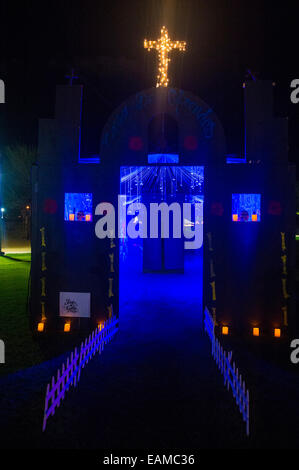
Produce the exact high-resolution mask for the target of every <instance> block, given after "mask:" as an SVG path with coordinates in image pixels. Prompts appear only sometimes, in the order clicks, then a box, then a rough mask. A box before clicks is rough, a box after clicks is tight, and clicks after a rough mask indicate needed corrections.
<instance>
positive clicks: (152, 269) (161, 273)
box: [119, 165, 204, 328]
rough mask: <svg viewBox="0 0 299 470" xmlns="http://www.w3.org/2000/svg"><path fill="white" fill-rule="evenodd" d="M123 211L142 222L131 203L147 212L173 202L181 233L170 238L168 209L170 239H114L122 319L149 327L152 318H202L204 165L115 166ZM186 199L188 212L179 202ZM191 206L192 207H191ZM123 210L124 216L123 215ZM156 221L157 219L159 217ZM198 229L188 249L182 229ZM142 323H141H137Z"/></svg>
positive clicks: (122, 220)
mask: <svg viewBox="0 0 299 470" xmlns="http://www.w3.org/2000/svg"><path fill="white" fill-rule="evenodd" d="M120 195H121V196H122V199H121V200H122V205H123V207H122V210H121V214H120V225H121V230H122V231H123V230H124V228H125V224H128V222H129V221H130V223H133V224H136V226H138V225H139V224H142V223H143V220H142V217H141V216H139V213H138V210H137V211H135V210H134V211H131V212H130V206H131V204H136V203H142V204H143V205H145V207H146V208H147V209H148V211H147V212H148V213H149V212H150V205H151V203H156V204H158V205H160V204H161V203H167V204H168V207H170V205H171V204H172V203H177V205H179V206H180V208H181V224H182V227H181V229H182V230H181V237H180V238H175V237H174V231H173V230H174V223H173V217H174V215H173V213H172V211H171V210H170V211H169V215H170V216H169V238H163V237H161V230H160V229H161V227H160V226H159V236H158V238H154V239H153V238H150V228H149V223H147V228H148V231H147V232H148V233H147V238H140V237H138V238H130V237H129V236H128V234H127V233H126V234H124V232H122V233H123V234H124V236H123V237H122V238H120V240H119V250H120V252H119V312H120V319H121V321H122V324H123V325H124V324H125V323H127V321H126V320H129V322H130V320H132V319H134V321H135V322H136V321H138V320H142V318H144V317H145V316H146V317H147V321H146V322H144V321H143V323H142V321H141V323H140V327H141V328H145V325H147V327H146V328H149V325H151V326H152V327H154V322H155V321H160V322H161V321H162V322H163V321H167V322H169V320H170V318H171V321H173V322H179V321H180V319H181V320H182V318H184V322H185V321H186V320H187V318H189V319H190V321H191V320H192V321H193V320H194V317H197V318H198V322H200V320H201V311H202V293H203V204H204V167H203V166H178V165H147V166H130V167H129V166H124V167H121V169H120ZM186 203H189V204H188V205H189V207H190V208H191V213H190V215H191V217H186V213H185V212H184V207H185V206H186V205H187V204H186ZM195 209H196V210H195ZM124 213H126V216H124ZM148 220H149V217H148ZM159 222H161V220H160V221H159ZM195 225H197V227H196V229H197V233H199V234H200V240H199V243H197V248H194V249H190V248H189V249H187V248H186V243H185V242H186V238H184V235H185V233H187V232H188V230H189V233H190V231H192V233H194V230H195ZM142 325H143V326H142Z"/></svg>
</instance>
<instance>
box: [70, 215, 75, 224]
mask: <svg viewBox="0 0 299 470" xmlns="http://www.w3.org/2000/svg"><path fill="white" fill-rule="evenodd" d="M69 220H71V221H72V222H73V221H74V220H75V214H70V215H69Z"/></svg>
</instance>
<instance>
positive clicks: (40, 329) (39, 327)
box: [37, 322, 45, 332]
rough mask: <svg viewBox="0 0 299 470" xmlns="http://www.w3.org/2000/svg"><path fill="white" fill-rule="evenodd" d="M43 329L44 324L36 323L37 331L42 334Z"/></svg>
mask: <svg viewBox="0 0 299 470" xmlns="http://www.w3.org/2000/svg"><path fill="white" fill-rule="evenodd" d="M44 329H45V324H44V322H40V323H38V325H37V331H39V332H42V331H44Z"/></svg>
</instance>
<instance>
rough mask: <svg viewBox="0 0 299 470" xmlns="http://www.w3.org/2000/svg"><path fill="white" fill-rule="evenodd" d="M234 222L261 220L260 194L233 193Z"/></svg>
mask: <svg viewBox="0 0 299 470" xmlns="http://www.w3.org/2000/svg"><path fill="white" fill-rule="evenodd" d="M232 220H233V222H260V221H261V195H260V194H232Z"/></svg>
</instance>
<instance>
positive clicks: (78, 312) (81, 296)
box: [59, 292, 90, 318]
mask: <svg viewBox="0 0 299 470" xmlns="http://www.w3.org/2000/svg"><path fill="white" fill-rule="evenodd" d="M59 315H60V316H61V317H79V318H81V317H82V318H90V293H85V292H60V299H59Z"/></svg>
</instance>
